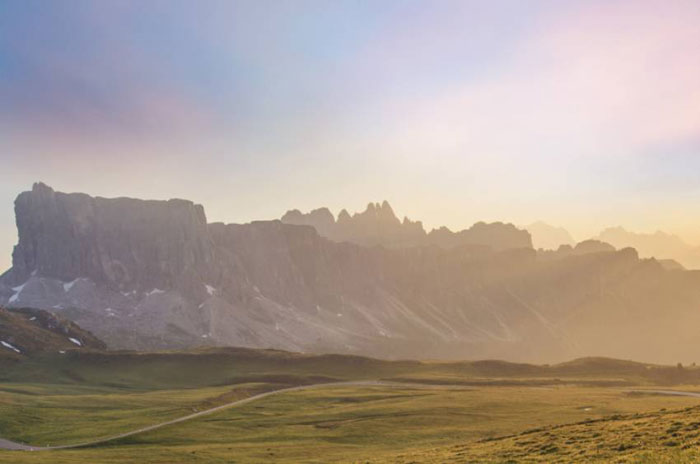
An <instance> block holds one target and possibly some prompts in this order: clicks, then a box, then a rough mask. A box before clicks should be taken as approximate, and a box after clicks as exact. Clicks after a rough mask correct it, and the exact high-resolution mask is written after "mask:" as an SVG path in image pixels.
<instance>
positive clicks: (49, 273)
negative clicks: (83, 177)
mask: <svg viewBox="0 0 700 464" xmlns="http://www.w3.org/2000/svg"><path fill="white" fill-rule="evenodd" d="M15 214H16V218H17V229H18V233H19V243H18V244H17V246H16V247H15V249H14V253H13V267H12V271H11V274H10V275H11V277H10V278H9V279H8V280H9V281H10V284H19V283H21V282H24V281H26V280H27V279H28V278H29V277H30V275H31V274H32V273H36V274H38V275H41V276H45V277H51V278H55V279H58V280H63V281H72V280H74V279H76V278H78V277H89V278H90V279H92V280H93V281H94V282H96V283H99V284H104V285H106V286H108V287H110V288H114V289H138V290H143V289H149V288H168V287H180V288H185V287H188V286H190V287H191V286H193V285H194V284H193V282H192V281H193V280H196V279H199V280H202V279H205V278H206V277H207V275H208V274H209V273H210V272H211V266H212V264H213V247H212V243H211V240H210V238H209V234H208V230H207V221H206V217H205V215H204V209H203V208H202V207H201V206H200V205H195V204H193V203H192V202H190V201H185V200H169V201H144V200H135V199H130V198H115V199H106V198H93V197H90V196H88V195H85V194H79V193H74V194H65V193H59V192H54V191H53V189H51V188H50V187H48V186H46V185H44V184H35V185H34V187H33V188H32V190H31V191H29V192H24V193H22V194H20V195H19V197H18V198H17V200H16V202H15Z"/></svg>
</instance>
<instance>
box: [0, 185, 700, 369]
mask: <svg viewBox="0 0 700 464" xmlns="http://www.w3.org/2000/svg"><path fill="white" fill-rule="evenodd" d="M377 208H379V209H381V210H382V211H383V212H382V213H381V214H380V213H378V212H377ZM370 211H374V212H372V213H371V214H369V215H367V216H364V217H363V219H362V221H361V222H362V223H363V224H364V225H363V227H362V228H361V230H364V231H367V230H370V231H372V234H374V235H372V236H374V237H377V236H387V235H386V234H385V232H386V231H387V230H394V231H396V230H398V229H397V227H398V228H404V227H416V226H415V224H416V223H407V221H403V222H398V220H393V219H391V218H392V217H393V218H394V219H395V216H394V215H393V212H391V214H388V211H387V208H386V207H384V206H382V205H375V206H374V210H372V209H371V208H370ZM300 214H301V213H300ZM329 214H330V213H328V214H326V213H325V212H320V213H317V216H319V217H325V218H326V219H324V221H326V222H325V224H326V225H329V224H331V222H330V221H329V219H328V215H329ZM378 214H379V215H380V216H382V219H377V218H376V216H377V215H378ZM331 216H332V215H331ZM302 217H303V215H302ZM368 218H369V219H368ZM372 218H374V219H372ZM352 220H353V219H352V217H350V216H349V215H345V214H341V216H340V219H339V220H338V221H337V222H336V224H337V223H338V222H340V223H343V222H346V221H352ZM17 221H18V227H19V232H20V240H19V244H18V245H17V248H16V250H15V254H14V261H15V265H14V267H13V268H12V270H11V271H9V272H8V273H7V274H6V275H5V276H3V277H2V278H0V304H6V305H8V306H10V307H15V308H17V307H35V308H42V309H49V310H51V311H55V312H56V313H58V314H59V315H60V316H62V317H65V318H68V319H70V320H72V321H75V322H76V323H78V324H79V325H80V326H81V327H83V328H85V329H87V330H90V331H91V332H92V333H94V334H95V335H97V336H98V337H99V338H100V339H102V340H104V341H105V342H107V344H108V345H109V346H110V347H112V348H137V349H154V348H180V347H192V346H198V345H236V346H247V347H272V348H281V349H289V350H301V351H315V352H344V353H359V354H367V355H372V356H379V357H388V358H399V357H402V358H411V357H414V358H416V357H417V358H450V359H456V358H462V359H464V358H484V357H489V358H493V357H497V358H506V359H513V360H528V361H543V362H549V361H557V360H562V359H567V358H571V357H576V356H582V355H605V356H614V357H625V358H640V359H642V358H643V359H647V360H650V361H663V362H670V361H675V362H677V361H679V360H681V361H692V359H694V358H698V359H700V348H698V349H697V350H695V351H693V350H691V351H692V352H688V349H687V347H688V346H695V345H697V344H695V345H693V344H692V343H691V342H692V340H694V339H695V338H696V335H695V333H694V331H695V329H694V328H695V327H697V326H698V324H700V312H698V311H697V308H698V307H700V274H699V273H692V272H684V271H672V272H670V271H666V270H665V269H664V267H663V266H662V265H661V264H659V263H658V262H656V261H654V260H641V259H639V257H638V256H637V254H636V252H635V251H634V250H632V249H625V250H620V251H615V250H614V249H613V248H612V247H600V246H598V247H594V249H592V250H583V251H590V252H586V253H583V252H581V253H579V252H578V249H573V248H571V249H570V250H568V251H567V250H560V251H556V252H555V251H551V252H547V253H542V252H541V253H537V252H535V251H534V250H533V249H532V248H529V247H519V246H504V248H505V249H499V248H498V247H494V246H493V243H485V242H488V240H489V239H491V238H492V236H493V235H494V232H493V231H494V229H493V227H494V226H493V225H491V226H489V225H486V224H477V225H476V226H474V227H473V228H472V229H469V230H468V231H463V232H460V233H459V234H453V233H451V232H450V233H446V235H445V237H437V236H433V238H430V240H436V241H439V240H444V241H447V242H448V243H447V244H445V245H444V246H435V243H434V242H432V243H430V242H428V243H424V244H423V245H420V246H392V247H388V246H379V247H378V246H361V245H358V244H356V243H350V242H349V241H340V242H338V241H333V240H329V239H327V238H325V237H322V236H321V235H319V233H318V232H317V231H316V228H315V227H311V226H309V225H293V224H285V223H284V222H282V221H258V222H253V223H250V224H209V225H207V224H206V220H205V217H204V212H203V211H202V209H201V207H198V206H195V205H193V204H192V203H190V202H186V201H182V200H171V201H159V202H151V201H141V200H130V199H114V200H107V199H100V198H91V197H89V196H87V195H80V194H70V195H66V194H61V193H57V192H53V190H51V189H49V188H48V187H45V186H42V185H37V186H35V187H34V189H33V190H32V191H31V192H28V193H23V194H21V195H20V196H19V198H18V200H17ZM364 221H366V223H365V222H364ZM397 223H398V225H397ZM367 224H370V225H371V227H370V226H368V225H367ZM404 224H409V226H405V225H404ZM410 224H413V225H410ZM365 226H366V227H365ZM358 227H359V226H358ZM496 228H497V229H503V231H504V237H505V238H503V237H501V238H499V239H498V240H499V241H500V243H503V244H507V243H511V242H509V240H511V238H512V237H519V238H517V239H516V241H515V242H513V244H515V245H517V244H519V243H521V242H518V240H526V239H527V240H529V235H523V234H520V233H519V231H518V230H517V229H516V228H514V227H513V226H509V225H504V224H501V225H498V226H496ZM402 230H403V229H402ZM420 230H421V231H422V227H421V228H420ZM378 232H379V235H377V233H378ZM423 234H424V232H423ZM430 235H432V234H424V235H422V236H423V237H424V238H423V240H425V241H426V242H427V241H428V240H429V236H430ZM406 236H408V234H407V235H404V237H406ZM416 236H418V235H416ZM463 236H468V237H467V238H461V237H463ZM460 240H464V241H463V242H460ZM601 333H602V334H604V337H601V336H600V334H601ZM674 347H678V348H674ZM674 350H676V351H674Z"/></svg>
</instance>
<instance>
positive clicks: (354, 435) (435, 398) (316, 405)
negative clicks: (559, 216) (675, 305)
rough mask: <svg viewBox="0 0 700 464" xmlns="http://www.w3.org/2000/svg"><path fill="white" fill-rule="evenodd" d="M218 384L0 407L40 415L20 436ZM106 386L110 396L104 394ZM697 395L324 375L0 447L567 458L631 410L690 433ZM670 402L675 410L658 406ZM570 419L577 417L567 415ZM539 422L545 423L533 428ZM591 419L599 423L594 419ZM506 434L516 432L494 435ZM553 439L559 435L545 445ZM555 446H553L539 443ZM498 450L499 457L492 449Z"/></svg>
mask: <svg viewBox="0 0 700 464" xmlns="http://www.w3.org/2000/svg"><path fill="white" fill-rule="evenodd" d="M251 387H252V386H251V385H246V386H240V387H238V389H234V390H232V392H233V393H232V394H245V393H244V392H243V391H242V390H240V389H246V388H251ZM258 388H260V387H259V386H258ZM222 391H224V390H221V389H194V390H185V391H161V392H159V393H157V394H154V393H150V394H136V396H133V397H131V396H130V395H119V394H115V393H114V392H111V393H107V392H103V394H105V393H106V396H101V395H100V394H98V393H96V392H94V391H92V392H91V391H85V392H74V393H69V392H64V393H63V395H49V396H48V397H45V398H42V397H30V396H23V395H25V394H26V392H7V391H3V392H2V393H1V394H0V399H1V400H2V401H0V404H7V403H8V402H10V401H15V402H17V403H19V402H21V403H23V406H22V407H16V408H12V407H9V408H7V407H6V408H5V409H4V410H3V411H2V414H0V416H2V418H3V419H2V421H3V422H2V423H1V424H2V425H1V427H2V429H5V427H6V426H7V424H15V423H17V422H18V417H26V416H31V417H35V418H38V417H41V418H43V419H42V420H40V421H37V422H35V423H33V424H26V425H28V426H27V427H25V428H24V430H25V432H23V433H24V435H22V436H23V438H25V439H27V440H28V441H32V442H35V443H39V442H41V443H43V442H49V443H61V442H71V441H74V440H78V439H81V438H90V437H96V436H101V435H102V434H104V433H105V432H107V431H109V432H117V431H120V430H122V429H124V428H128V427H132V426H134V425H137V424H142V423H144V421H147V420H155V419H156V418H164V417H169V414H172V413H173V412H175V413H180V412H184V411H185V410H187V409H189V408H191V407H192V405H197V404H202V403H203V402H206V400H205V399H204V398H205V397H206V396H207V395H211V397H212V398H216V397H218V396H219V395H220V394H221V392H222ZM104 398H106V399H107V400H106V401H103V399H104ZM699 401H700V400H698V399H696V398H687V397H662V396H643V395H630V394H628V393H626V392H625V391H624V390H620V389H613V388H600V387H577V386H558V387H550V388H530V387H483V388H465V387H429V388H417V387H408V386H406V387H402V388H389V387H385V386H376V387H332V386H328V387H324V388H321V389H319V390H307V391H299V392H293V393H285V394H280V395H278V396H273V397H268V398H265V399H262V400H260V401H258V402H254V403H249V404H246V405H243V406H241V407H237V408H233V409H229V410H225V411H221V412H219V413H217V414H215V415H212V416H207V417H202V418H199V419H196V420H193V421H191V422H185V423H181V424H176V425H172V426H168V427H165V428H163V429H159V430H156V431H152V432H147V433H144V434H141V435H137V436H134V437H131V438H128V439H123V440H121V441H118V442H116V443H112V444H109V445H101V446H98V447H92V448H86V449H76V450H59V451H42V452H34V453H30V452H16V451H15V452H11V451H0V461H1V462H13V463H18V464H21V463H52V464H54V463H55V464H61V463H71V464H73V463H94V462H100V463H124V464H126V463H130V462H134V459H138V460H139V461H140V462H149V463H155V464H165V463H173V462H177V463H188V462H192V463H232V462H235V463H262V462H280V463H331V462H338V463H345V462H353V463H360V462H361V463H395V462H401V463H409V462H433V463H438V462H451V461H453V462H508V460H509V459H511V458H510V457H509V456H510V455H509V454H508V453H511V452H512V451H511V449H512V447H513V446H519V445H515V444H514V443H516V442H519V441H530V442H531V444H530V446H529V447H528V448H525V450H524V451H525V452H524V453H523V452H522V451H523V450H520V451H521V452H520V454H519V455H518V456H517V459H515V461H513V462H523V459H524V458H527V459H529V458H530V457H533V458H534V459H538V460H540V461H542V462H553V461H554V460H556V459H559V458H561V459H563V460H564V461H565V462H571V460H572V457H576V456H577V455H576V454H572V453H571V452H567V453H566V454H564V453H561V456H560V455H559V454H557V453H559V450H565V448H564V446H565V443H566V442H567V441H569V440H570V439H571V437H572V436H579V435H581V439H580V442H579V445H580V446H584V447H588V448H586V449H590V450H591V451H592V450H595V449H597V448H596V446H597V445H596V444H597V443H598V441H600V442H601V443H602V444H603V445H604V446H605V447H606V448H605V451H606V453H607V454H604V453H602V452H601V456H607V457H608V458H609V457H610V456H611V453H614V448H613V444H614V445H615V446H619V445H620V443H627V442H628V441H629V439H631V438H629V439H628V438H625V439H624V440H623V441H622V442H621V441H620V440H619V439H618V438H619V433H618V431H617V429H610V431H605V430H604V429H603V427H617V425H614V424H617V423H618V422H620V423H622V419H621V418H629V419H628V429H629V430H628V431H627V432H626V433H628V435H629V437H632V435H633V434H634V433H635V432H634V430H632V429H631V428H630V427H632V426H633V425H634V422H632V421H633V420H637V421H646V420H653V418H654V417H661V418H663V420H664V421H667V422H668V425H669V427H671V426H672V424H673V422H676V421H677V420H678V419H676V418H677V417H679V416H682V415H684V414H687V415H688V418H687V420H684V421H683V425H682V426H681V427H680V428H679V429H678V430H670V431H669V430H668V428H664V425H663V424H662V423H654V424H655V425H654V426H653V427H648V428H649V430H648V431H647V429H646V428H645V429H643V430H642V433H645V434H646V433H653V434H655V433H656V432H653V431H654V430H656V431H658V435H659V437H661V436H664V437H665V436H666V435H672V434H674V433H686V432H687V429H688V427H690V425H691V423H692V422H693V419H692V418H691V416H692V415H693V414H696V415H697V414H698V411H697V408H696V406H695V405H697V404H698V402H699ZM168 403H170V404H168ZM98 405H101V406H99V407H98ZM662 408H667V410H678V411H679V412H678V413H668V412H659V410H660V409H662ZM689 408H690V409H689ZM47 411H52V415H51V416H48V417H47V416H45V413H46V412H47ZM611 417H613V419H611ZM696 419H697V418H696ZM569 423H573V424H576V425H571V426H568V425H565V424H569ZM663 423H664V424H665V422H663ZM586 424H590V425H586ZM606 424H607V425H606ZM611 424H613V425H611ZM533 427H536V428H537V429H538V431H531V430H532V429H533ZM590 427H593V428H591V429H590V430H589V429H588V428H590ZM645 427H646V426H645ZM594 428H598V432H596V431H595V430H594ZM608 432H609V433H610V436H609V437H606V438H600V436H599V435H596V433H608ZM552 434H553V435H552ZM501 436H511V438H506V439H503V440H493V439H495V438H498V437H501ZM645 436H646V435H645ZM654 436H656V435H654ZM552 437H554V438H552ZM550 439H555V440H556V443H557V444H559V443H561V444H562V445H561V446H562V447H559V445H556V446H557V449H556V450H555V449H554V448H551V447H550V448H548V447H547V446H548V443H550ZM645 439H646V438H645ZM484 440H492V441H484ZM683 440H684V441H682V443H681V442H679V443H681V444H679V445H678V446H670V445H669V446H666V445H663V447H662V442H661V441H659V449H660V450H661V451H663V452H664V453H676V452H677V451H678V450H681V449H682V447H683V445H684V444H685V443H686V441H685V439H683ZM630 443H631V442H630ZM638 443H645V442H644V441H641V442H638ZM566 446H567V447H569V446H571V447H572V448H573V447H574V445H566ZM656 449H657V448H650V449H649V450H656ZM547 450H550V451H549V452H546V453H543V451H547ZM516 451H517V450H516ZM575 451H576V452H578V451H579V450H578V449H575ZM636 451H638V452H641V451H644V447H643V446H639V447H638V448H637V449H636ZM582 456H586V457H590V456H592V454H590V453H589V454H585V455H582ZM491 458H493V461H489V460H490V459H491Z"/></svg>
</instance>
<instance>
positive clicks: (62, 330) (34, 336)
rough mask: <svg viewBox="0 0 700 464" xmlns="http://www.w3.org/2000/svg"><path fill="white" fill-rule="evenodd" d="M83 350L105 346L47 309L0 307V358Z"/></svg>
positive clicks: (88, 333) (101, 348)
mask: <svg viewBox="0 0 700 464" xmlns="http://www.w3.org/2000/svg"><path fill="white" fill-rule="evenodd" d="M83 349H90V350H104V349H106V346H105V344H104V343H103V342H102V341H100V340H98V339H97V338H96V337H95V336H94V335H93V334H91V333H90V332H87V331H86V330H83V329H82V328H80V327H79V326H77V325H76V324H74V323H73V322H71V321H69V320H66V319H63V318H61V317H59V316H57V315H56V314H53V313H51V312H48V311H43V310H40V309H26V308H19V309H5V308H1V307H0V359H1V358H3V357H15V358H17V357H22V356H30V355H33V354H37V353H41V352H54V353H56V352H62V353H65V352H66V351H68V350H83Z"/></svg>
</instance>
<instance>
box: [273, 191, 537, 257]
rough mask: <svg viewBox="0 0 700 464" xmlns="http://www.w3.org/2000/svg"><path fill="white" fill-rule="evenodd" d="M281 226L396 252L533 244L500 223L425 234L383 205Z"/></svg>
mask: <svg viewBox="0 0 700 464" xmlns="http://www.w3.org/2000/svg"><path fill="white" fill-rule="evenodd" d="M282 222H284V223H285V224H296V225H308V226H312V227H314V228H315V229H316V231H317V232H318V233H319V234H320V235H322V236H324V237H327V238H329V239H331V240H334V241H339V242H342V241H347V242H352V243H357V244H359V245H365V246H374V245H382V246H385V247H390V248H398V247H414V246H425V245H436V246H439V247H442V248H455V247H460V246H470V245H483V246H487V247H490V248H493V249H494V250H508V249H514V248H532V240H531V238H530V234H529V233H528V232H527V231H526V230H521V229H518V228H517V227H515V226H514V225H512V224H504V223H501V222H494V223H491V224H486V223H484V222H478V223H476V224H474V225H473V226H472V227H470V228H469V229H465V230H461V231H458V232H452V231H451V230H449V229H448V228H446V227H441V228H439V229H434V230H432V231H431V232H430V233H426V231H425V229H424V228H423V223H422V222H420V221H411V220H410V219H408V218H406V217H405V218H404V219H403V221H400V220H399V218H398V217H396V214H395V213H394V210H393V209H392V207H391V205H389V203H388V202H386V201H384V202H383V203H381V204H380V203H370V204H368V205H367V209H365V211H363V212H360V213H355V214H354V215H352V216H351V215H350V214H349V213H348V212H347V211H346V210H342V211H341V212H340V214H339V215H338V219H337V221H336V219H335V218H334V217H333V214H332V213H331V212H330V211H329V210H328V209H327V208H319V209H315V210H313V211H311V212H310V213H308V214H304V213H302V212H300V211H299V210H291V211H288V212H287V213H286V214H285V215H284V216H282Z"/></svg>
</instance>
